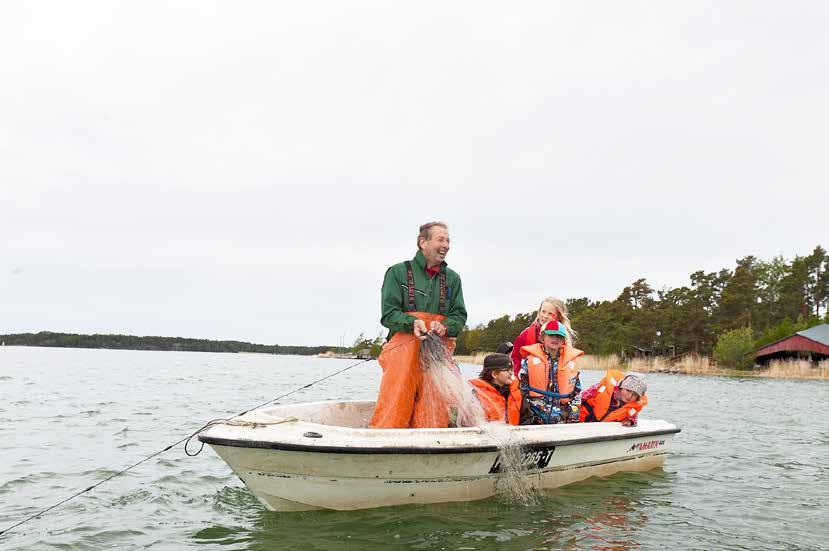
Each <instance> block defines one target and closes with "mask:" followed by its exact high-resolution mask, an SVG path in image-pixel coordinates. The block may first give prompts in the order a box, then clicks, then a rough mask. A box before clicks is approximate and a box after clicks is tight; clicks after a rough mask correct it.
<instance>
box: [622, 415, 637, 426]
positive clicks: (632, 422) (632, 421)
mask: <svg viewBox="0 0 829 551" xmlns="http://www.w3.org/2000/svg"><path fill="white" fill-rule="evenodd" d="M622 426H623V427H635V426H636V417H631V418H628V419H625V420H624V421H622Z"/></svg>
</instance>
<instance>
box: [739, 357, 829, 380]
mask: <svg viewBox="0 0 829 551" xmlns="http://www.w3.org/2000/svg"><path fill="white" fill-rule="evenodd" d="M755 375H757V376H758V377H775V378H781V379H829V360H823V361H822V362H820V363H818V364H817V365H815V364H814V363H813V362H810V361H808V360H772V361H771V362H770V363H769V367H768V369H764V370H762V371H761V370H757V373H755Z"/></svg>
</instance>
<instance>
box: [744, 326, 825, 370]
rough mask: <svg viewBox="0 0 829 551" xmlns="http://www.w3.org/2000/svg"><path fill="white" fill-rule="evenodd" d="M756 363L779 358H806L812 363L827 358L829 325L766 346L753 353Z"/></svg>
mask: <svg viewBox="0 0 829 551" xmlns="http://www.w3.org/2000/svg"><path fill="white" fill-rule="evenodd" d="M754 354H755V356H756V357H757V363H767V362H768V361H769V360H775V359H779V358H808V359H810V360H814V361H820V360H825V359H826V358H829V324H826V323H824V324H822V325H816V326H814V327H811V328H809V329H804V330H803V331H798V332H797V333H795V334H794V335H792V336H791V337H786V338H785V339H781V340H779V341H777V342H773V343H771V344H767V345H766V346H764V347H762V348H760V349H758V350H757V352H755V353H754Z"/></svg>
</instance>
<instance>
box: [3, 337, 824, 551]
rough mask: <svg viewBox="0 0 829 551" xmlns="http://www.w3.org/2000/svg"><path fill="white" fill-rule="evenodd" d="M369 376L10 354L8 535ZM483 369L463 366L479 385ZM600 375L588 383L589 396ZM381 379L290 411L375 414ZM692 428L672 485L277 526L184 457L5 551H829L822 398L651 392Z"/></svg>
mask: <svg viewBox="0 0 829 551" xmlns="http://www.w3.org/2000/svg"><path fill="white" fill-rule="evenodd" d="M353 363H354V361H347V360H334V359H318V358H307V357H297V356H269V355H259V354H208V353H195V352H139V351H110V350H73V349H50V348H25V347H0V529H4V528H6V527H7V526H9V525H11V524H13V523H14V522H16V521H18V520H20V519H21V518H23V517H25V516H28V515H30V514H32V513H35V512H37V511H39V510H41V509H43V508H45V507H47V506H49V505H52V504H54V503H56V502H58V501H60V500H61V499H63V498H65V497H67V496H69V495H71V494H72V493H74V492H75V491H77V490H80V489H83V488H85V487H87V486H89V485H91V484H93V483H95V482H96V481H98V480H101V479H102V478H104V477H106V476H108V475H109V474H112V473H114V472H116V471H118V470H121V469H122V468H124V467H126V466H127V465H129V464H131V463H134V462H136V461H138V460H140V459H142V458H143V457H146V456H147V455H149V454H151V453H153V452H155V451H158V450H160V449H162V448H163V447H165V446H166V445H168V444H171V443H173V442H175V441H177V440H179V439H180V438H182V437H183V436H184V435H186V434H188V433H189V432H192V431H193V430H195V429H196V428H198V427H199V426H201V425H202V424H203V423H204V422H206V421H208V420H210V419H213V418H221V417H226V416H228V415H232V414H235V413H239V412H240V411H243V410H246V409H248V408H249V407H251V406H253V405H256V404H258V403H261V402H265V401H267V400H269V399H271V398H273V397H275V396H277V395H279V394H282V393H284V392H287V391H288V390H291V389H294V388H296V387H298V386H301V385H303V384H306V383H307V382H310V381H313V380H315V379H318V378H320V377H322V376H324V375H326V374H329V373H331V372H333V371H336V370H337V369H341V368H343V367H346V366H348V365H350V364H353ZM477 369H478V368H476V367H475V366H464V370H465V372H467V373H468V374H469V376H470V377H471V376H474V374H475V373H476V372H477ZM600 376H601V374H600V373H598V372H585V373H583V374H582V379H583V384H584V385H585V386H586V385H589V384H592V383H593V382H596V381H597V380H598V379H599V378H600ZM379 381H380V369H379V367H378V366H377V364H376V362H367V363H364V364H362V365H359V366H357V367H354V368H353V369H350V370H349V371H347V372H345V373H343V374H341V375H338V376H337V377H334V378H332V379H329V380H327V381H324V382H323V383H320V384H319V385H316V386H314V387H312V388H310V389H307V390H303V391H301V392H299V393H297V394H294V395H292V396H291V397H290V398H288V399H286V402H290V401H296V402H303V401H311V400H320V399H373V398H374V396H375V395H376V392H377V388H378V386H379ZM649 381H650V388H649V398H650V403H649V405H648V406H647V408H646V409H645V411H644V412H643V415H644V416H647V417H653V418H662V419H667V420H669V421H672V422H674V423H676V424H677V425H679V426H680V427H681V428H682V432H681V433H680V434H679V435H677V437H676V439H675V441H674V448H673V453H672V454H671V456H670V457H669V458H668V460H667V462H666V464H665V467H664V469H660V470H655V471H651V472H648V473H627V474H619V475H615V476H613V477H609V478H606V479H590V480H587V481H584V482H581V483H577V484H574V485H571V486H567V487H564V488H559V489H557V490H552V491H549V492H546V493H545V494H544V495H543V496H542V498H541V499H540V500H539V501H538V503H536V504H534V505H530V506H519V505H517V504H514V503H510V502H508V501H505V500H504V499H500V498H493V499H489V500H484V501H478V502H472V503H461V504H440V505H417V506H406V507H395V508H384V509H372V510H364V511H355V512H334V511H315V512H305V513H281V514H280V513H273V512H269V511H267V510H265V509H264V508H263V507H262V506H261V505H260V504H259V502H258V501H257V500H256V499H255V498H254V497H253V496H252V495H251V494H250V493H249V492H248V491H247V490H246V489H245V488H244V486H243V485H242V484H241V482H239V480H238V479H237V478H236V477H235V476H234V475H233V474H232V473H231V471H230V469H229V468H228V467H227V466H226V465H225V464H224V463H223V462H222V461H221V460H220V459H219V458H218V457H217V456H216V455H215V454H214V453H213V452H212V451H211V450H210V448H209V447H206V448H205V449H204V451H203V452H202V453H201V454H200V455H198V456H197V457H187V456H186V455H185V454H184V452H183V451H182V450H181V448H180V447H179V448H176V449H174V450H170V451H168V452H166V453H164V454H162V455H161V456H159V457H157V458H154V459H151V460H150V461H148V462H146V463H144V464H143V465H141V466H139V467H138V468H136V469H135V470H134V471H131V472H129V473H127V474H126V475H124V476H121V477H119V478H116V479H114V480H112V481H110V482H107V483H105V484H103V485H101V486H100V487H98V488H97V489H95V490H93V491H92V492H90V493H87V494H84V495H83V496H81V497H79V498H77V499H75V500H73V501H71V502H69V503H67V504H65V505H63V506H61V507H60V508H58V509H55V510H53V511H52V512H50V513H47V514H46V515H44V516H43V517H42V518H40V519H35V520H33V521H31V522H29V523H27V524H25V525H23V526H21V527H19V528H17V529H16V530H15V531H13V532H10V533H9V534H7V535H5V536H0V549H14V550H41V549H83V550H86V549H89V550H94V549H188V548H189V549H201V550H209V549H216V550H218V549H222V550H228V551H230V550H242V549H244V550H265V549H303V550H314V549H332V548H334V547H335V546H336V547H337V548H343V549H354V550H372V549H389V548H400V549H466V550H472V549H560V548H566V549H567V548H574V549H575V548H589V549H593V548H598V549H628V548H656V547H663V546H666V547H679V548H695V549H828V548H829V547H827V546H828V545H829V543H827V542H829V421H827V416H826V415H824V414H822V413H821V411H822V409H821V408H820V407H819V406H816V405H819V404H827V403H829V383H827V382H825V381H821V382H814V381H788V380H766V379H763V380H757V379H736V378H716V377H713V378H703V377H693V376H685V375H667V374H666V375H663V374H652V375H649Z"/></svg>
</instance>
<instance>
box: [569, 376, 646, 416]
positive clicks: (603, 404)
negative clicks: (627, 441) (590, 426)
mask: <svg viewBox="0 0 829 551" xmlns="http://www.w3.org/2000/svg"><path fill="white" fill-rule="evenodd" d="M647 391H648V384H647V382H645V378H644V377H643V376H642V375H640V374H639V373H628V374H627V375H623V374H622V372H621V371H616V370H615V369H608V370H607V373H605V376H604V377H603V378H602V380H601V381H599V382H598V383H596V384H595V385H593V386H591V387H590V388H588V389H587V390H585V391H584V392H582V394H581V410H580V411H579V420H580V421H581V422H583V423H591V422H596V421H608V422H609V421H619V422H620V423H622V425H623V426H625V427H635V426H636V416H637V414H638V413H639V412H640V411H641V410H642V408H643V407H645V406H646V405H647V403H648V398H647V396H645V393H646V392H647Z"/></svg>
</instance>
